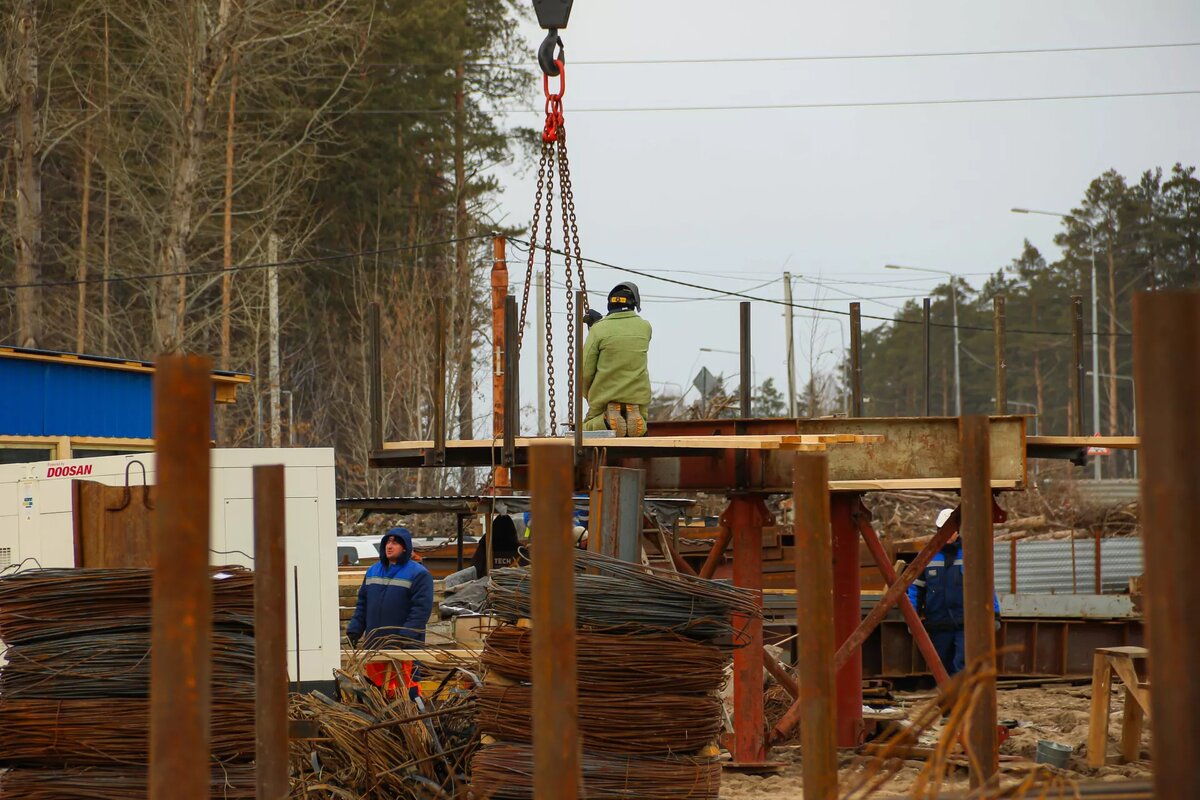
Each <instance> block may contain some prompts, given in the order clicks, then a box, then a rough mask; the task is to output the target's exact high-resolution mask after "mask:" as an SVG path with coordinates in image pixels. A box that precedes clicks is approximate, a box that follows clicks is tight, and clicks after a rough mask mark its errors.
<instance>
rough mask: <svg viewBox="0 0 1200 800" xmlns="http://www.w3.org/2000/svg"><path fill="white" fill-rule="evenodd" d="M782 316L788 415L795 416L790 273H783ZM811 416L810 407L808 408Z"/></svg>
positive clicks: (794, 349) (794, 345) (794, 359)
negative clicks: (783, 320) (785, 354)
mask: <svg viewBox="0 0 1200 800" xmlns="http://www.w3.org/2000/svg"><path fill="white" fill-rule="evenodd" d="M783 302H784V303H785V304H786V305H784V307H783V317H784V319H785V320H786V322H785V324H786V325H787V387H788V416H789V417H791V418H792V419H795V418H796V343H795V340H794V334H793V331H792V273H790V272H785V273H783ZM808 415H809V416H812V409H811V408H810V409H809V410H808Z"/></svg>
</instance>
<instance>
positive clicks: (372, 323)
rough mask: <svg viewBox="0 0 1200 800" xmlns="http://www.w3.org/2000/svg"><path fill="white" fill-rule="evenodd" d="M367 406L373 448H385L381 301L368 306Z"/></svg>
mask: <svg viewBox="0 0 1200 800" xmlns="http://www.w3.org/2000/svg"><path fill="white" fill-rule="evenodd" d="M367 408H368V413H369V415H370V418H371V419H370V424H371V449H372V450H380V449H382V448H383V440H384V430H383V341H382V338H381V335H380V332H379V303H371V305H370V306H368V308H367Z"/></svg>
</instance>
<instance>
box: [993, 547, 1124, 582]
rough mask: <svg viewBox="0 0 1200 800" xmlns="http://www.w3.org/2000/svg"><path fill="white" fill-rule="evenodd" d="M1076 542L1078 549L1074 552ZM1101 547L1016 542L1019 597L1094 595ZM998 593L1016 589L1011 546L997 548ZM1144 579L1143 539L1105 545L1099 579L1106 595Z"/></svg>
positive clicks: (1101, 557)
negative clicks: (1097, 549)
mask: <svg viewBox="0 0 1200 800" xmlns="http://www.w3.org/2000/svg"><path fill="white" fill-rule="evenodd" d="M1072 542H1073V543H1074V546H1073V547H1072ZM1095 561H1096V546H1095V541H1094V540H1092V539H1074V540H1066V541H1052V542H1020V541H1019V542H1017V547H1016V569H1017V593H1018V594H1093V593H1094V592H1095V587H1096V566H1095ZM995 564H996V588H997V591H1000V592H1006V591H1008V589H1009V588H1010V587H1011V586H1012V583H1011V577H1010V576H1011V574H1012V567H1013V558H1012V546H1011V543H1010V542H997V543H996V545H995ZM1141 574H1142V540H1141V539H1140V538H1139V537H1136V536H1121V537H1115V538H1109V539H1103V540H1101V542H1100V580H1101V588H1102V590H1103V592H1104V593H1105V594H1109V593H1120V592H1124V591H1126V590H1127V588H1128V586H1129V579H1130V578H1132V577H1134V576H1136V575H1141Z"/></svg>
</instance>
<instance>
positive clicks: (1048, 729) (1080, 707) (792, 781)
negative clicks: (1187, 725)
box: [721, 685, 1151, 800]
mask: <svg viewBox="0 0 1200 800" xmlns="http://www.w3.org/2000/svg"><path fill="white" fill-rule="evenodd" d="M917 697H919V696H917ZM896 700H897V703H896V704H897V705H898V706H902V707H903V706H908V707H911V706H913V705H915V704H917V703H919V702H920V700H919V699H914V696H912V695H904V694H898V695H897V697H896ZM1090 702H1091V687H1090V686H1070V685H1046V686H1043V687H1033V688H1021V689H1002V690H1001V691H999V692H998V694H997V710H998V718H999V719H1000V720H1017V721H1018V722H1019V725H1018V727H1017V728H1015V729H1014V730H1013V731H1012V735H1011V736H1010V737H1009V739H1008V741H1006V742H1005V743H1004V744H1003V745H1002V746H1001V747H1000V753H1001V757H1002V762H1001V775H1002V780H1004V781H1005V782H1006V783H1007V782H1010V781H1011V782H1016V781H1018V780H1019V779H1020V777H1023V776H1024V775H1025V774H1027V771H1028V770H1029V769H1030V767H1031V766H1032V762H1033V758H1034V753H1035V751H1036V749H1037V742H1038V740H1039V739H1049V740H1051V741H1054V742H1057V743H1059V744H1065V745H1070V746H1071V747H1073V748H1074V753H1073V754H1072V756H1071V758H1070V760H1069V761H1068V763H1067V769H1066V770H1065V771H1063V773H1062V774H1063V775H1064V776H1066V777H1068V778H1070V779H1073V780H1102V781H1121V780H1139V779H1141V780H1144V779H1147V778H1149V777H1150V774H1151V773H1150V763H1149V761H1148V760H1142V761H1138V762H1135V763H1131V764H1122V765H1117V764H1113V763H1110V764H1109V765H1108V766H1105V767H1102V768H1101V769H1098V770H1090V769H1088V767H1087V747H1086V742H1087V729H1088V707H1089V704H1090ZM1123 708H1124V703H1123V698H1122V696H1121V694H1118V693H1117V692H1114V693H1113V698H1112V716H1111V718H1110V725H1109V747H1108V756H1109V761H1110V762H1112V761H1115V760H1117V753H1118V748H1117V737H1118V736H1120V730H1121V724H1120V723H1121V718H1122V716H1121V715H1122V712H1123ZM1149 743H1150V738H1149V733H1148V732H1143V734H1142V757H1143V759H1148V757H1149ZM1006 757H1007V758H1006ZM771 758H772V760H775V761H778V762H781V763H783V764H784V765H785V767H784V770H783V771H782V772H781V773H779V774H777V775H771V776H756V775H745V774H738V773H734V772H730V771H726V772H725V773H724V775H723V777H722V785H721V797H722V798H727V799H728V800H746V798H798V797H802V796H803V791H802V789H803V783H802V781H801V777H800V772H801V763H800V754H799V748H798V747H795V746H791V747H783V748H777V749H775V750H773V751H772V754H771ZM855 762H856V759H855V756H854V754H853V753H849V752H847V753H845V754H844V756H843V757H842V759H841V762H840V776H841V781H840V783H841V785H842V786H843V787H844V786H847V785H848V782H849V780H850V779H851V778H852V777H853V776H854V774H855V772H856V771H857V770H858V769H859V767H858V766H857V765H856V763H855ZM922 766H923V762H921V761H906V762H905V765H904V767H903V769H902V770H901V771H900V772H899V773H898V774H897V775H896V776H895V777H894V778H892V780H891V781H889V783H888V784H887V785H886V786H885V787H884V788H883V790H881V791H880V792H879V793H878V794H876V795H874V797H878V798H900V797H908V796H909V789H910V787H911V786H912V784H913V781H914V780H915V779H916V777H917V775H918V774H919V772H920V769H921V767H922ZM966 787H967V773H966V770H965V769H958V770H956V771H955V773H953V776H952V779H951V782H950V783H949V784H948V785H946V788H947V789H965V788H966Z"/></svg>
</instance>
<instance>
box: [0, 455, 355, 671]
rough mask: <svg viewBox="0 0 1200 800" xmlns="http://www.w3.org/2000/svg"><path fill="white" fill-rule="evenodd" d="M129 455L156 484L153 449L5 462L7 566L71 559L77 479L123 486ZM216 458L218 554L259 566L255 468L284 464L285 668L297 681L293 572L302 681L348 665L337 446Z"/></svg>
mask: <svg viewBox="0 0 1200 800" xmlns="http://www.w3.org/2000/svg"><path fill="white" fill-rule="evenodd" d="M131 461H139V462H141V464H142V465H143V466H144V467H145V472H146V481H147V482H148V483H150V484H154V483H155V469H154V465H155V462H154V454H153V453H135V454H130V455H121V456H105V457H101V458H81V459H72V460H69V461H38V462H32V463H27V464H6V465H0V569H3V568H4V567H10V569H15V568H16V567H15V566H11V565H17V564H22V562H26V563H24V564H23V566H22V567H21V568H22V569H27V568H35V567H37V566H42V567H74V566H75V534H74V519H73V515H72V508H71V504H72V497H73V494H72V491H71V481H72V480H74V479H82V480H91V481H98V482H100V483H105V484H109V485H111V486H122V485H124V483H125V474H126V467H127V466H128V465H129V462H131ZM211 464H212V471H211V476H212V496H211V513H212V517H211V519H212V522H211V529H212V533H211V544H210V545H209V546H210V547H211V548H212V550H213V553H212V563H213V564H219V565H224V564H238V565H242V566H245V567H250V568H252V567H253V566H254V562H253V558H252V556H253V554H254V523H253V520H254V513H253V502H254V501H253V481H252V479H251V468H252V467H254V466H257V465H260V464H283V465H284V492H285V495H286V497H287V503H286V514H287V561H288V572H287V576H288V612H287V617H288V656H289V657H288V673H289V676H290V679H291V680H296V679H297V670H296V625H295V619H296V614H297V606H296V602H297V601H296V592H295V584H294V580H298V581H299V619H300V669H299V680H300V681H301V682H302V683H310V682H315V681H329V680H331V679H332V677H333V670H334V669H336V668H337V667H339V666H341V662H340V659H341V647H340V630H339V625H340V621H339V618H338V581H337V513H336V508H335V499H336V492H335V488H334V467H333V450H332V449H330V448H280V449H267V448H261V449H215V450H213V451H212V461H211ZM130 479H131V481H130V482H131V483H132V484H133V485H134V486H135V487H136V486H140V485H141V484H142V470H141V469H139V468H138V467H137V465H134V466H133V467H132V469H130ZM135 492H136V490H135ZM134 496H135V497H137V494H136V493H135V494H134Z"/></svg>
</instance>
